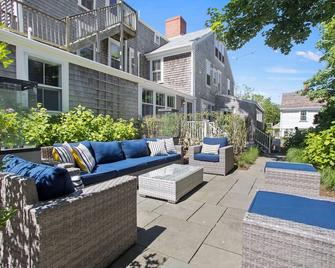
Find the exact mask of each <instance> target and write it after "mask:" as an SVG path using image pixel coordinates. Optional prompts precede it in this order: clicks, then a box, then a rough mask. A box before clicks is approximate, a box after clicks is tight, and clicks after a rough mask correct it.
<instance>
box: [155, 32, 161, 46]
mask: <svg viewBox="0 0 335 268" xmlns="http://www.w3.org/2000/svg"><path fill="white" fill-rule="evenodd" d="M157 41H158V42H157ZM154 43H155V44H156V45H158V46H160V45H161V37H160V35H159V34H158V33H156V32H155V33H154Z"/></svg>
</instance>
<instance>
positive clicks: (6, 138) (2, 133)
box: [0, 109, 24, 148]
mask: <svg viewBox="0 0 335 268" xmlns="http://www.w3.org/2000/svg"><path fill="white" fill-rule="evenodd" d="M23 143H24V140H23V137H22V132H21V116H20V115H19V114H18V113H17V112H15V111H14V110H12V109H7V110H0V147H8V148H12V147H14V146H15V145H19V146H21V145H23Z"/></svg>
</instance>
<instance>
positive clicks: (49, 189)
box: [2, 155, 74, 201]
mask: <svg viewBox="0 0 335 268" xmlns="http://www.w3.org/2000/svg"><path fill="white" fill-rule="evenodd" d="M2 162H3V167H4V171H5V172H9V173H14V174H16V175H20V176H24V177H29V178H32V179H34V180H35V184H36V188H37V193H38V197H39V200H40V201H45V200H50V199H55V198H58V197H61V196H64V195H68V194H71V193H73V192H74V187H73V184H72V181H71V177H70V175H69V173H68V172H67V170H66V169H63V168H58V167H52V166H47V165H42V164H36V163H33V162H30V161H27V160H24V159H22V158H19V157H16V156H14V155H7V156H5V157H4V158H3V160H2Z"/></svg>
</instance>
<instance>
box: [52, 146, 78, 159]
mask: <svg viewBox="0 0 335 268" xmlns="http://www.w3.org/2000/svg"><path fill="white" fill-rule="evenodd" d="M71 151H72V150H71V146H70V145H69V144H68V143H67V142H65V143H63V144H62V146H59V147H54V148H53V150H52V155H53V158H54V160H55V161H57V162H60V163H71V164H75V161H74V158H73V156H72V152H71Z"/></svg>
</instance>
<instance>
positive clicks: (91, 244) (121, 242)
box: [0, 173, 137, 267]
mask: <svg viewBox="0 0 335 268" xmlns="http://www.w3.org/2000/svg"><path fill="white" fill-rule="evenodd" d="M0 186H1V188H0V189H1V204H0V205H1V207H15V208H17V209H18V211H17V213H16V214H15V216H14V217H13V218H12V219H11V220H10V221H8V222H7V225H6V228H5V229H4V230H3V231H2V232H1V234H0V236H1V239H0V241H1V248H0V259H1V264H2V267H106V266H108V265H109V264H111V263H112V261H113V260H115V259H116V258H117V257H118V256H119V255H121V254H122V253H123V252H124V251H125V250H126V249H128V248H129V247H130V246H131V245H133V244H134V243H135V242H136V238H137V224H136V186H137V183H136V178H135V177H131V176H123V177H118V178H115V179H113V180H109V181H105V182H102V183H99V184H95V185H93V186H89V187H86V188H84V189H83V190H81V191H76V192H74V193H72V194H70V195H68V196H66V197H61V198H57V199H54V200H50V201H44V202H40V201H39V198H38V194H37V191H36V185H35V182H34V180H32V179H30V178H25V177H20V176H17V175H13V174H9V173H0Z"/></svg>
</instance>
